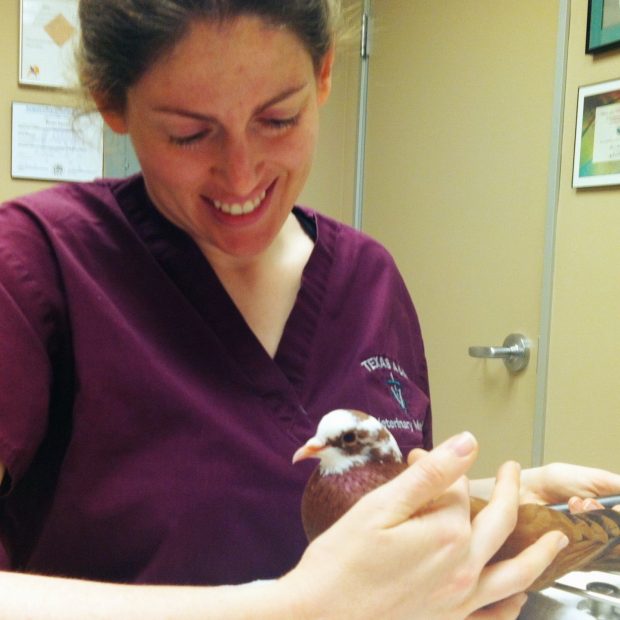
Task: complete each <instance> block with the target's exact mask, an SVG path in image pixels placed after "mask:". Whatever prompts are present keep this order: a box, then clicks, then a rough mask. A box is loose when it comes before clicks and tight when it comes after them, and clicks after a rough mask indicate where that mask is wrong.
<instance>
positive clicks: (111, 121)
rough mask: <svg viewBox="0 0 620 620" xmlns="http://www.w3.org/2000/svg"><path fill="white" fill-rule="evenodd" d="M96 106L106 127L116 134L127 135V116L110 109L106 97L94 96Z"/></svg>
mask: <svg viewBox="0 0 620 620" xmlns="http://www.w3.org/2000/svg"><path fill="white" fill-rule="evenodd" d="M92 97H93V99H94V101H95V105H96V106H97V109H98V110H99V114H101V116H102V117H103V120H104V121H105V123H106V125H107V126H108V127H109V128H110V129H111V130H112V131H113V132H114V133H120V134H125V133H127V131H128V129H127V122H126V121H125V115H124V113H122V112H119V111H117V110H115V109H114V108H112V107H110V105H109V104H108V103H107V101H106V100H105V98H104V97H102V96H101V95H99V94H93V95H92Z"/></svg>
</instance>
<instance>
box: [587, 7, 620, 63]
mask: <svg viewBox="0 0 620 620" xmlns="http://www.w3.org/2000/svg"><path fill="white" fill-rule="evenodd" d="M619 46H620V3H618V0H588V33H587V37H586V53H588V54H598V53H599V52H604V51H607V50H610V49H613V48H615V47H619Z"/></svg>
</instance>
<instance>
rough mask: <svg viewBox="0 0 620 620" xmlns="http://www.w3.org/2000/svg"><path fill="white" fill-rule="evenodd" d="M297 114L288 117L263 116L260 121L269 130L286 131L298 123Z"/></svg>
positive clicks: (275, 131)
mask: <svg viewBox="0 0 620 620" xmlns="http://www.w3.org/2000/svg"><path fill="white" fill-rule="evenodd" d="M299 117H300V115H299V114H296V115H295V116H290V117H288V118H263V119H261V120H260V123H261V124H262V125H263V126H264V127H266V128H267V129H269V130H273V131H274V133H279V132H281V131H286V130H287V129H290V128H291V127H295V125H297V124H298V123H299Z"/></svg>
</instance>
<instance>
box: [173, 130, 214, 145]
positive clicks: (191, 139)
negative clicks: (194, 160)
mask: <svg viewBox="0 0 620 620" xmlns="http://www.w3.org/2000/svg"><path fill="white" fill-rule="evenodd" d="M208 135H209V130H204V131H199V132H198V133H194V134H192V135H189V136H170V142H171V143H172V144H176V145H177V146H190V145H192V144H195V143H196V142H200V140H202V139H203V138H205V137H206V136H208Z"/></svg>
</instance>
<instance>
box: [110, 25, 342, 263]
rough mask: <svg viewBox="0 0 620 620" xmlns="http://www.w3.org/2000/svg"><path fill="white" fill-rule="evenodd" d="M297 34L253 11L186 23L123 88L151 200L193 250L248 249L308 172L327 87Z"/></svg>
mask: <svg viewBox="0 0 620 620" xmlns="http://www.w3.org/2000/svg"><path fill="white" fill-rule="evenodd" d="M331 60H332V59H331V54H330V55H329V56H328V57H327V58H326V59H325V61H324V64H323V67H322V68H321V69H320V71H319V72H318V74H317V72H315V69H314V66H313V63H312V59H311V57H310V55H309V54H308V52H307V51H306V49H305V48H304V47H303V45H302V43H301V42H300V41H299V39H298V38H297V37H296V36H295V35H294V34H293V33H291V32H290V31H289V30H287V29H285V28H277V27H273V26H270V25H268V24H266V23H265V22H264V21H263V20H261V19H259V18H255V17H239V18H236V19H234V20H231V21H228V22H224V23H222V24H218V23H209V22H198V23H196V24H195V25H194V26H193V27H192V29H191V30H190V31H189V33H188V34H187V36H186V37H185V38H184V39H183V40H181V42H180V43H179V44H178V45H177V46H176V47H175V48H174V49H173V50H172V52H171V53H170V54H168V55H166V56H164V57H163V58H162V59H160V60H159V61H157V62H156V63H155V64H154V65H153V66H152V67H151V68H150V69H149V70H148V71H147V72H146V73H145V74H144V76H143V77H142V78H141V79H140V80H139V81H138V82H137V83H136V84H135V85H134V86H133V87H131V88H130V89H129V91H128V96H127V106H126V109H125V110H124V112H123V113H122V114H118V113H114V112H109V111H105V110H104V111H103V115H104V117H105V119H106V121H107V122H108V124H109V125H110V126H111V128H112V129H113V130H115V131H118V132H121V133H124V132H128V133H129V134H130V136H131V139H132V142H133V144H134V147H135V150H136V154H137V156H138V159H139V160H140V164H141V166H142V170H143V173H144V177H145V180H146V184H147V188H148V191H149V195H150V196H151V198H152V200H153V201H154V203H155V205H156V206H157V208H158V209H159V210H160V211H161V212H162V213H163V214H164V215H165V216H166V217H167V218H168V219H170V220H171V221H172V222H174V223H175V224H176V225H177V226H179V227H181V228H183V229H184V230H185V231H186V232H188V233H189V234H190V235H191V236H192V237H193V238H194V240H195V241H196V242H197V243H198V244H199V245H200V247H201V248H202V249H203V251H204V252H205V253H206V254H207V255H209V252H216V253H224V254H226V255H230V256H236V257H251V256H255V255H258V254H260V253H261V252H262V251H263V250H264V249H266V248H267V247H268V246H269V245H270V244H271V243H272V241H273V240H274V239H275V237H276V236H277V234H278V232H279V231H280V230H281V228H282V226H283V224H284V222H285V220H286V218H287V217H288V215H289V213H290V210H291V207H292V206H293V204H294V202H295V200H297V197H298V195H299V193H300V191H301V189H302V187H303V185H304V183H305V181H306V179H307V177H308V173H309V171H310V166H311V161H312V156H313V153H314V149H315V144H316V139H317V132H318V107H319V106H320V104H322V103H323V102H324V101H325V100H326V98H327V96H328V94H329V90H330V79H331Z"/></svg>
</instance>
